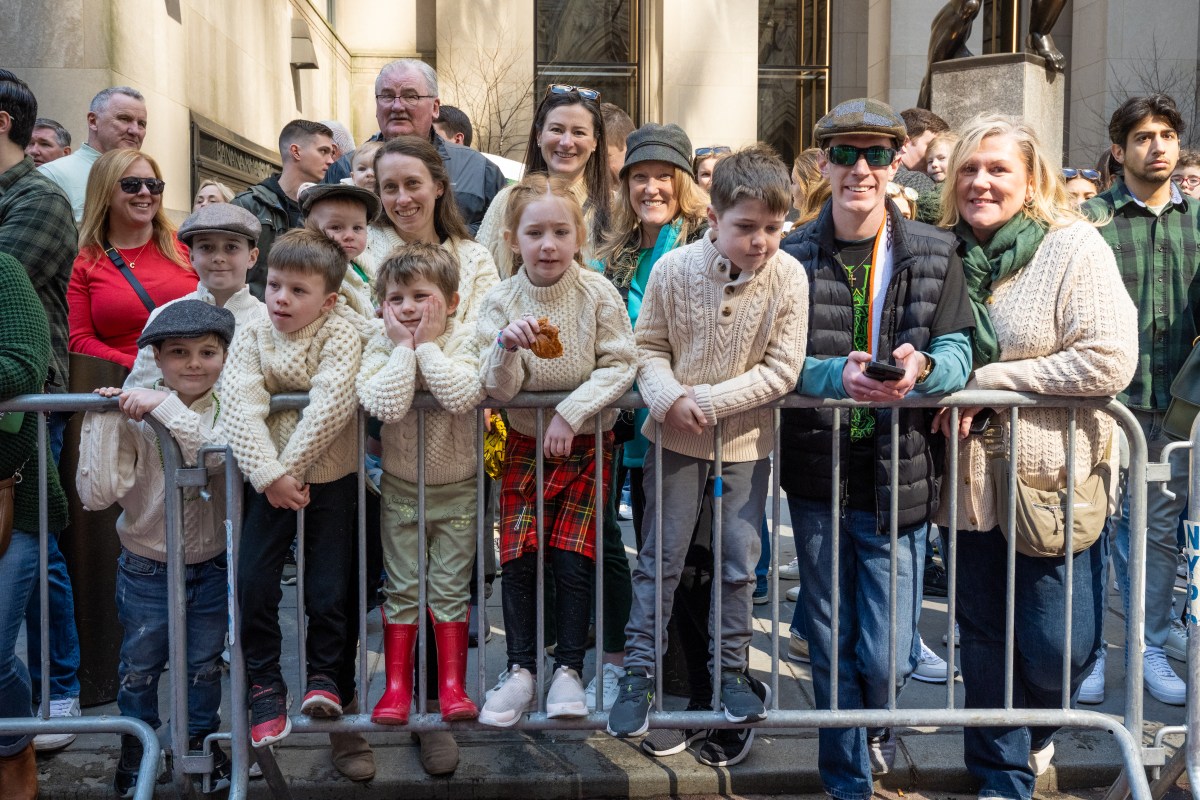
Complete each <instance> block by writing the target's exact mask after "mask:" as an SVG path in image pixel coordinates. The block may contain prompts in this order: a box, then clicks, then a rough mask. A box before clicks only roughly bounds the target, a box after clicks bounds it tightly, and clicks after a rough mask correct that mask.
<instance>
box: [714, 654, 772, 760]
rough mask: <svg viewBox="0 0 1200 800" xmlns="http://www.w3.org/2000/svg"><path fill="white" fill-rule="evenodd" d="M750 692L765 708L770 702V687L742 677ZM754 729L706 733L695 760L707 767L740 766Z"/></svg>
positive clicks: (748, 748) (730, 729) (751, 678)
mask: <svg viewBox="0 0 1200 800" xmlns="http://www.w3.org/2000/svg"><path fill="white" fill-rule="evenodd" d="M744 677H745V679H746V683H748V684H749V685H750V690H751V691H752V692H754V694H755V696H756V697H757V698H758V699H759V700H760V701H761V702H762V704H763V707H764V708H765V707H766V706H767V704H769V703H770V702H771V687H770V686H767V685H766V684H765V683H763V682H762V681H760V680H759V679H758V678H754V677H751V676H749V675H746V676H744ZM754 730H755V729H754V728H753V727H749V726H747V727H745V728H722V729H717V730H711V731H707V735H706V737H705V740H704V744H702V745H700V749H699V751H697V753H696V760H697V761H699V762H700V763H701V764H704V765H705V766H709V767H732V766H733V765H734V764H740V763H741V762H743V761H745V760H746V756H748V755H750V747H751V745H753V744H754Z"/></svg>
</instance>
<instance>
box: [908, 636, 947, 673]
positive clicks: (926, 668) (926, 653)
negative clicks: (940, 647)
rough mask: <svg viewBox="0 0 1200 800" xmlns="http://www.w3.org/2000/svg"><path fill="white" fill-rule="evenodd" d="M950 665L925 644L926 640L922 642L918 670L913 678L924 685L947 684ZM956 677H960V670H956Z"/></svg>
mask: <svg viewBox="0 0 1200 800" xmlns="http://www.w3.org/2000/svg"><path fill="white" fill-rule="evenodd" d="M949 668H950V667H949V665H948V664H947V663H946V662H945V660H944V659H943V658H942V657H941V656H939V655H938V654H937V653H935V652H933V651H932V650H930V649H929V646H928V645H926V644H925V640H924V639H922V640H921V657H920V658H919V659H917V668H916V669H914V670H913V673H912V676H913V679H914V680H918V681H922V682H924V683H945V682H946V673H947V672H948V671H949ZM954 675H955V677H958V670H957V669H955V670H954Z"/></svg>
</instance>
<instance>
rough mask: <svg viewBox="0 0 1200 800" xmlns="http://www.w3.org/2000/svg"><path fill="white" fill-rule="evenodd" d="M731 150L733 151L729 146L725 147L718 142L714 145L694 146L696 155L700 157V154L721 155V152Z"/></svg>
mask: <svg viewBox="0 0 1200 800" xmlns="http://www.w3.org/2000/svg"><path fill="white" fill-rule="evenodd" d="M732 152H733V150H731V149H730V148H728V147H726V146H725V145H723V144H719V145H717V146H716V147H697V148H696V155H697V156H700V157H702V156H719V155H721V153H732Z"/></svg>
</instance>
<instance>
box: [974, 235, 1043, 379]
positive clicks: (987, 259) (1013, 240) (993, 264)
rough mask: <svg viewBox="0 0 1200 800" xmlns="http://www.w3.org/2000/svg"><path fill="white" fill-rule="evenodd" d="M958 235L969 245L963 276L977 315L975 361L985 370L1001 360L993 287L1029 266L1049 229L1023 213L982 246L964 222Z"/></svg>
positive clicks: (977, 365) (976, 364)
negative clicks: (991, 306) (991, 304)
mask: <svg viewBox="0 0 1200 800" xmlns="http://www.w3.org/2000/svg"><path fill="white" fill-rule="evenodd" d="M954 232H955V233H956V234H958V237H959V238H960V239H962V240H963V242H964V243H965V244H966V254H965V255H964V256H963V274H964V275H965V276H966V279H967V294H969V295H970V296H971V310H972V311H973V312H974V314H975V335H974V336H973V337H972V349H973V355H974V359H973V360H974V362H975V366H976V367H981V366H983V365H984V364H991V363H992V362H995V361H999V360H1000V343H999V342H998V341H996V328H995V327H994V326H993V325H992V318H991V316H990V315H989V313H988V307H987V303H988V300H989V299H990V297H991V294H992V284H994V283H997V282H998V281H1002V280H1004V279H1005V278H1007V277H1009V276H1010V275H1012V274H1014V273H1015V272H1017V271H1018V270H1020V269H1021V268H1022V267H1024V266H1025V265H1026V264H1028V263H1029V260H1030V259H1031V258H1033V254H1034V253H1036V252H1037V249H1038V247H1039V246H1041V244H1042V239H1044V238H1045V237H1046V226H1045V225H1043V224H1042V223H1040V222H1037V221H1035V220H1033V219H1030V218H1029V217H1028V216H1026V215H1025V214H1024V213H1023V212H1022V213H1019V214H1017V215H1016V216H1015V217H1013V218H1012V219H1010V220H1009V221H1008V222H1006V223H1005V224H1004V227H1002V228H1000V230H998V231H996V232H995V233H994V234H992V238H990V239H988V240H987V241H986V242H984V243H982V244H981V243H980V242H979V240H978V239H976V238H975V234H974V233H972V232H971V227H970V226H969V225H967V224H966V223H965V222H963V221H961V220H960V221H959V223H958V224H957V225H955V226H954Z"/></svg>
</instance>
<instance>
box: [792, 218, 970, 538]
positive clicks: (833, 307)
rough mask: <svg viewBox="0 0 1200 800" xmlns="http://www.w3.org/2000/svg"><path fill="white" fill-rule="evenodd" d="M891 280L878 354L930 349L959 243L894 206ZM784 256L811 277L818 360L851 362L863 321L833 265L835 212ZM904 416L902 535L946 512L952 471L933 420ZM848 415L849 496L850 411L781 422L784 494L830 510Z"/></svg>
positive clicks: (878, 445)
mask: <svg viewBox="0 0 1200 800" xmlns="http://www.w3.org/2000/svg"><path fill="white" fill-rule="evenodd" d="M887 208H888V215H889V226H888V227H889V230H890V231H891V235H892V236H893V237H894V239H893V246H892V277H891V282H890V283H889V284H888V287H887V291H886V295H885V300H884V306H883V311H882V315H881V318H880V331H879V352H881V353H890V352H891V351H892V350H894V349H895V348H896V347H899V346H900V345H901V344H904V343H905V342H909V343H911V344H912V345H913V347H915V348H916V349H918V350H928V349H929V343H930V341H931V339H932V338H933V335H932V325H933V321H934V313H935V311H936V309H937V306H938V301H939V299H940V298H941V295H942V283H943V281H944V280H945V277H946V271H947V268H948V267H949V265H950V263H951V257H952V256H953V255H954V253H955V249H956V246H957V240H956V239H955V237H954V236H953V235H952V234H949V233H946V232H944V231H939V230H937V229H936V228H932V227H930V226H929V225H925V224H923V223H920V222H910V221H908V220H905V219H904V218H903V217H901V216H900V213H899V211H898V210H897V209H896V207H895V205H894V204H893V203H892V202H891V201H888V203H887ZM782 247H783V250H784V252H786V253H787V254H788V255H791V256H793V257H794V258H796V259H797V260H798V261H799V262H800V263H801V264H802V265H803V266H804V269H805V271H806V272H807V273H808V278H809V293H808V297H809V316H808V351H807V357H809V358H831V357H837V356H845V355H846V354H847V353H849V352H850V351H851V350H854V349H855V348H854V338H853V330H852V325H853V319H854V312H853V306H852V301H851V296H850V286H849V284H848V283H847V281H846V273H845V270H844V269H843V268H842V267H841V266H840V265H839V264H838V263H837V262H836V261H835V260H834V257H833V253H834V238H833V218H832V213H831V204H829V203H827V204H826V205H825V208H824V210H822V212H821V215H820V216H819V217H817V219H815V220H813V222H812V223H811V224H809V225H806V226H804V227H803V228H801V229H800V230H798V231H796V232H795V233H793V234H792V235H791V236H789V237H788V238H787V239H785V240H784V242H783V245H782ZM954 261H955V262H957V259H954ZM892 413H893V412H892V411H891V410H889V409H878V410H877V411H876V414H877V422H876V425H875V431H876V434H875V452H876V459H875V487H876V489H875V492H876V495H875V496H876V508H877V519H878V525H879V530H880V531H881V532H884V531H887V530H888V529H889V526H890V516H889V513H890V509H891V458H892V440H891V424H892ZM899 413H900V437H899V445H900V458H899V481H898V487H899V488H898V500H899V505H898V508H899V526H900V527H901V528H906V527H912V526H915V525H920V524H923V523H925V522H927V521H928V520H929V519H931V518H932V517H933V514H934V512H935V511H936V510H937V504H938V495H939V492H940V487H941V478H942V473H943V470H944V467H945V440H944V438H943V437H942V436H941V435H940V434H931V433H930V432H929V428H930V422H931V419H932V413H931V412H929V411H928V410H925V409H907V410H904V411H901V412H899ZM834 414H841V415H842V422H841V433H840V441H841V449H840V451H839V455H840V458H839V462H840V465H841V481H842V487H841V489H840V492H841V494H842V496H843V498H844V497H845V495H846V480H847V476H848V471H849V470H848V465H849V461H848V454H849V450H850V422H849V417H850V415H849V411H848V410H847V409H841V410H835V409H787V410H785V411H784V412H783V415H782V430H781V433H780V435H781V438H782V463H781V464H780V475H781V485H782V486H783V489H784V490H785V491H786V492H787V493H788V494H789V495H792V496H798V497H804V498H807V499H811V500H819V501H828V500H829V499H830V497H831V493H832V489H833V459H832V453H833V421H834Z"/></svg>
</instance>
